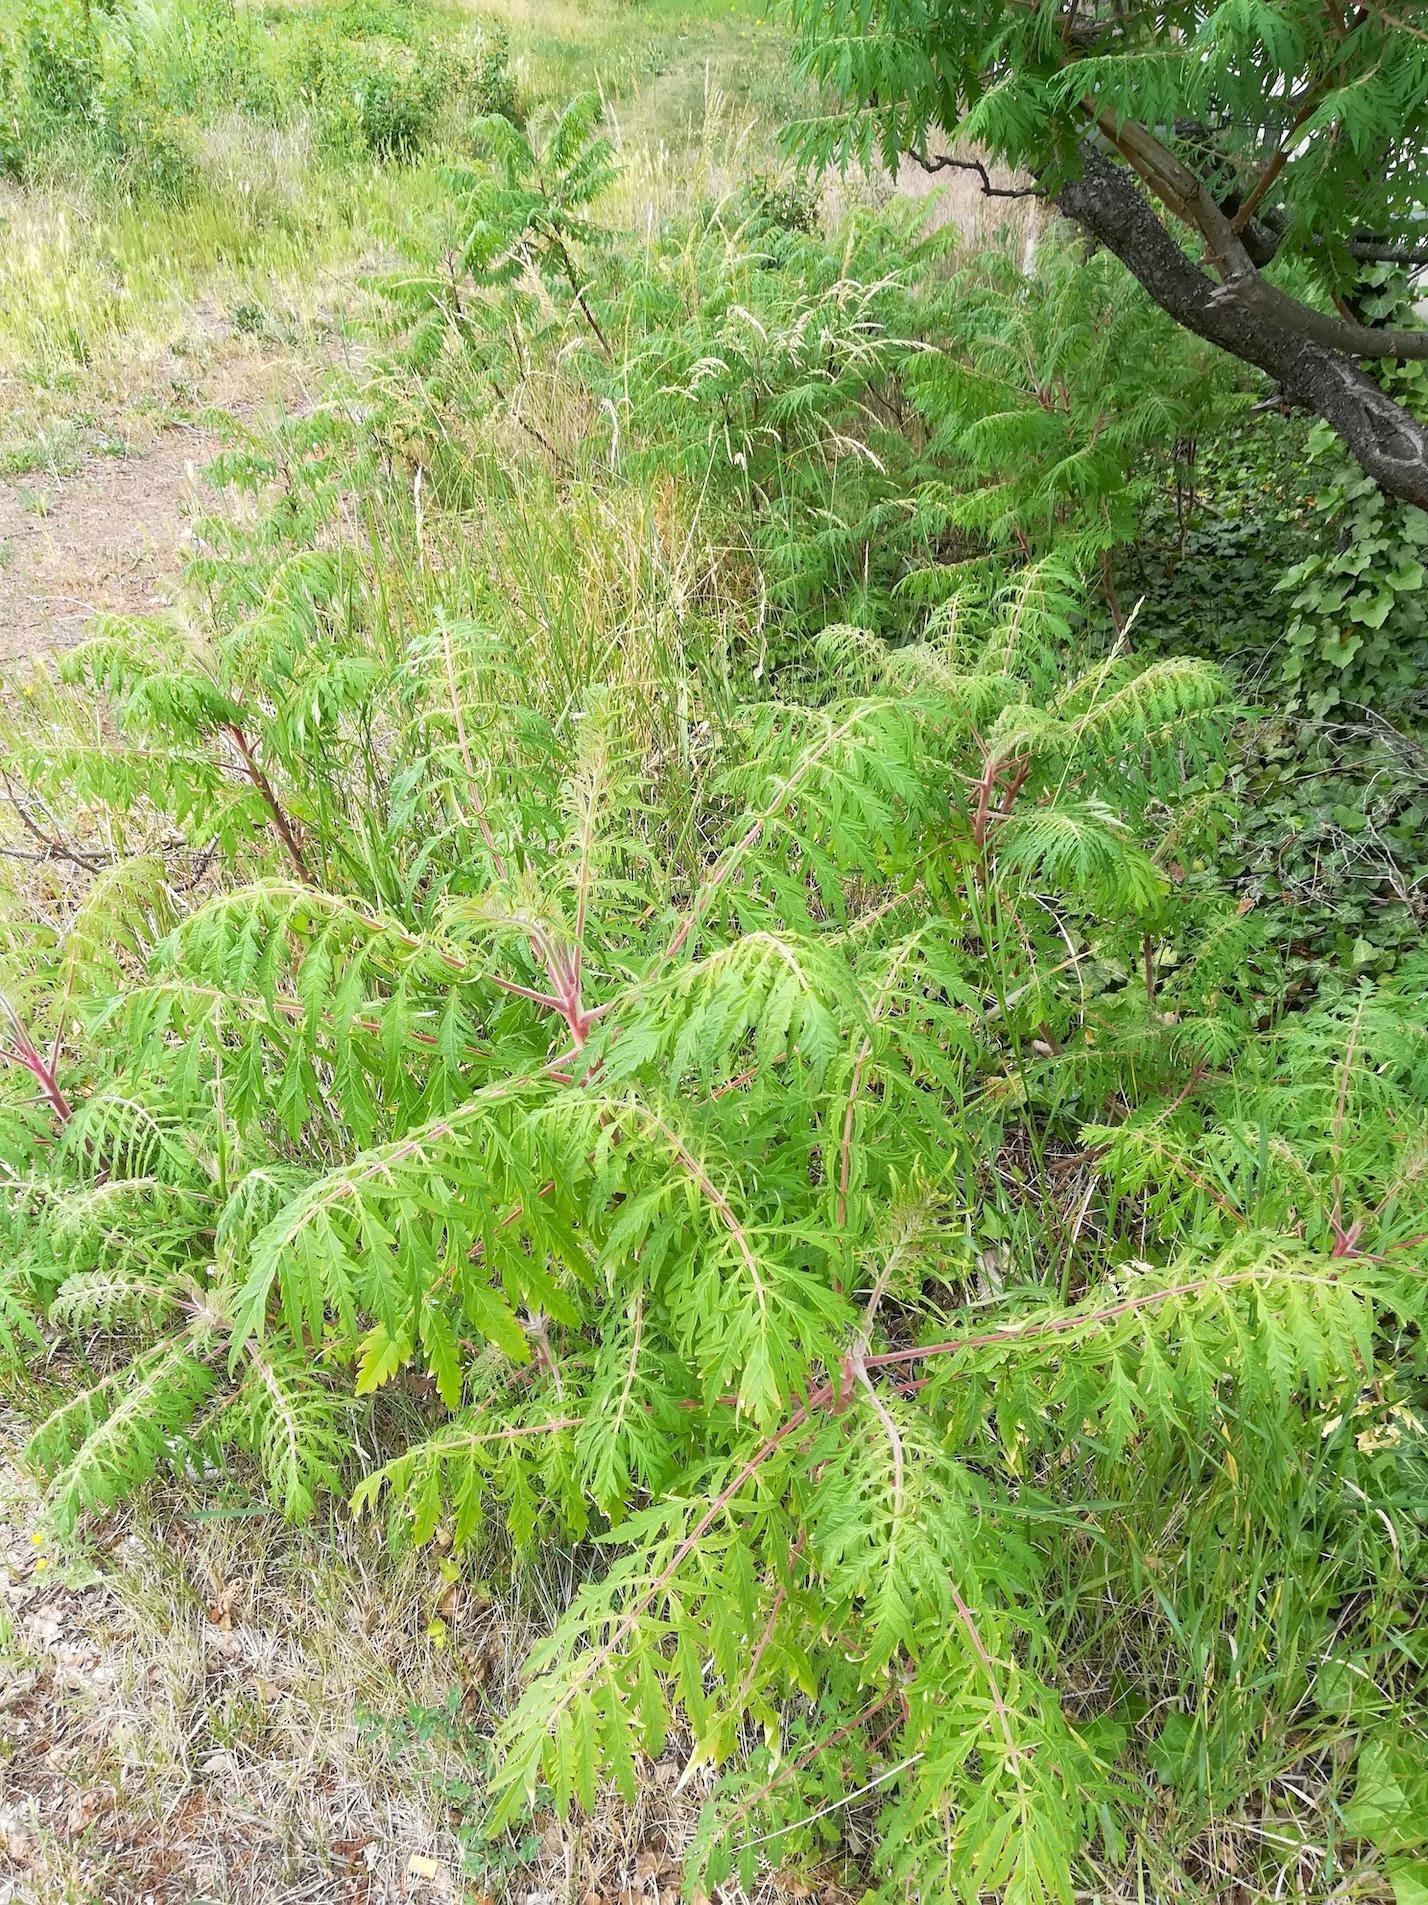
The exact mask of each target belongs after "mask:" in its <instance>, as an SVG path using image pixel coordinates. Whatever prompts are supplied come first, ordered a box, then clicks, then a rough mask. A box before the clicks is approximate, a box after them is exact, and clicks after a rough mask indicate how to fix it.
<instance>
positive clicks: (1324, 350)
mask: <svg viewBox="0 0 1428 1905" xmlns="http://www.w3.org/2000/svg"><path fill="white" fill-rule="evenodd" d="M1083 156H1084V162H1085V163H1084V169H1083V171H1082V174H1081V177H1080V178H1078V179H1072V180H1071V181H1070V182H1069V183H1067V184H1066V185H1064V186H1063V187H1062V188H1061V191H1060V192H1059V194H1058V195H1057V201H1056V202H1057V205H1058V206H1059V208H1060V210H1061V211H1062V212H1063V213H1064V214H1065V216H1066V217H1067V218H1072V219H1074V220H1075V221H1076V223H1077V224H1078V225H1081V226H1083V227H1084V228H1085V229H1086V231H1088V232H1089V233H1091V235H1092V236H1093V237H1095V238H1097V239H1098V240H1099V241H1100V242H1101V243H1102V244H1103V245H1105V246H1106V248H1107V250H1109V251H1113V252H1114V253H1115V255H1116V256H1117V257H1118V258H1119V259H1120V261H1121V263H1122V264H1123V265H1125V266H1126V268H1127V269H1128V270H1129V271H1130V272H1131V273H1132V274H1133V276H1135V277H1136V278H1137V279H1139V281H1140V283H1141V284H1142V285H1143V286H1144V287H1145V289H1146V290H1147V291H1148V292H1149V293H1150V295H1151V297H1152V298H1154V300H1155V302H1156V303H1157V304H1158V305H1159V306H1160V308H1161V310H1162V311H1166V312H1168V313H1169V315H1170V316H1171V317H1173V318H1174V319H1175V320H1176V322H1177V323H1179V324H1183V325H1184V326H1185V328H1186V329H1187V330H1189V331H1193V332H1194V333H1195V335H1196V336H1197V337H1203V338H1204V339H1205V340H1206V342H1207V343H1210V344H1216V345H1218V346H1219V348H1220V349H1221V350H1223V351H1228V352H1229V353H1230V355H1231V356H1232V357H1238V358H1240V359H1241V361H1242V362H1244V363H1247V364H1255V365H1257V366H1258V367H1259V369H1260V370H1262V371H1265V372H1266V373H1267V374H1268V375H1269V376H1271V377H1273V378H1274V380H1275V382H1276V383H1277V384H1278V385H1279V387H1280V389H1281V390H1282V391H1283V393H1284V395H1285V397H1286V398H1287V399H1288V401H1289V402H1291V403H1294V404H1298V405H1300V406H1302V407H1303V408H1304V409H1306V410H1311V411H1313V412H1314V414H1315V415H1316V416H1320V417H1322V418H1323V419H1324V421H1325V422H1326V423H1327V424H1329V425H1330V427H1331V428H1332V429H1333V430H1334V431H1335V432H1336V434H1337V435H1338V436H1339V437H1340V439H1341V440H1342V442H1343V444H1344V446H1345V448H1346V449H1347V450H1348V451H1349V452H1350V454H1351V455H1352V456H1353V457H1355V458H1356V459H1357V461H1358V462H1359V463H1360V464H1361V465H1362V466H1363V468H1364V470H1365V471H1366V472H1367V474H1368V475H1369V476H1371V477H1372V478H1373V479H1374V481H1375V482H1376V483H1377V484H1378V485H1379V486H1380V488H1382V489H1385V490H1387V491H1388V493H1389V494H1390V495H1391V496H1400V497H1402V498H1403V500H1404V501H1405V502H1409V503H1416V504H1417V505H1418V507H1419V508H1420V509H1428V426H1425V425H1424V424H1421V423H1419V422H1418V421H1417V420H1416V418H1414V417H1411V416H1410V415H1409V414H1408V412H1407V411H1406V410H1405V409H1404V408H1403V406H1402V405H1401V404H1396V403H1395V402H1394V401H1393V399H1392V398H1391V397H1390V396H1389V395H1388V394H1387V393H1386V392H1385V391H1384V390H1383V389H1381V388H1380V386H1379V385H1378V384H1376V383H1375V382H1374V380H1373V379H1372V378H1371V377H1370V376H1368V375H1367V373H1366V372H1365V371H1363V370H1362V369H1360V367H1359V365H1358V363H1357V362H1355V361H1354V359H1353V358H1350V357H1347V356H1345V355H1343V353H1342V352H1340V351H1337V350H1333V349H1331V348H1329V347H1328V346H1327V345H1326V344H1323V343H1320V342H1318V341H1316V340H1315V339H1314V338H1312V337H1307V336H1305V335H1304V334H1303V332H1302V331H1300V330H1297V329H1292V328H1290V326H1289V325H1288V324H1286V323H1283V322H1281V321H1280V320H1279V318H1278V317H1277V315H1276V311H1275V307H1274V303H1273V300H1272V299H1270V300H1266V301H1265V304H1264V305H1263V306H1261V305H1260V304H1259V302H1258V301H1257V300H1255V299H1253V298H1246V297H1245V296H1243V295H1236V294H1235V293H1234V292H1233V291H1232V290H1231V289H1230V287H1228V286H1225V285H1220V284H1217V283H1216V282H1215V280H1214V279H1213V278H1210V277H1208V276H1207V275H1206V273H1205V272H1203V271H1202V270H1201V269H1200V268H1199V266H1198V265H1197V264H1196V263H1195V262H1194V260H1193V259H1191V258H1189V257H1187V256H1186V254H1185V253H1184V252H1183V251H1182V250H1181V249H1180V246H1179V245H1178V244H1177V243H1176V241H1175V239H1174V238H1173V237H1172V236H1171V234H1170V233H1169V232H1168V231H1167V230H1166V229H1165V227H1164V226H1163V225H1162V224H1161V222H1160V220H1159V218H1158V217H1157V216H1156V214H1155V211H1154V210H1153V208H1152V207H1151V205H1150V203H1149V201H1148V200H1147V199H1146V198H1145V196H1144V195H1143V193H1142V192H1141V191H1140V189H1139V187H1138V186H1137V184H1136V182H1135V179H1134V178H1133V176H1132V174H1131V173H1130V172H1129V171H1127V170H1126V169H1125V168H1124V167H1122V166H1118V165H1113V164H1112V163H1111V162H1110V160H1108V159H1106V158H1103V157H1102V155H1101V154H1100V153H1099V152H1096V151H1093V150H1091V149H1089V148H1087V149H1085V150H1084V155H1083ZM1266 289H1268V287H1266Z"/></svg>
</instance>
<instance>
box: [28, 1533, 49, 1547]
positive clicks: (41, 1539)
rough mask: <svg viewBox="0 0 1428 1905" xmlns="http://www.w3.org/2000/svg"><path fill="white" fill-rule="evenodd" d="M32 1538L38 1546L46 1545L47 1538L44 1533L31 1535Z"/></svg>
mask: <svg viewBox="0 0 1428 1905" xmlns="http://www.w3.org/2000/svg"><path fill="white" fill-rule="evenodd" d="M30 1539H31V1541H33V1542H34V1544H35V1546H36V1547H37V1548H43V1547H44V1545H45V1538H44V1536H43V1535H31V1536H30Z"/></svg>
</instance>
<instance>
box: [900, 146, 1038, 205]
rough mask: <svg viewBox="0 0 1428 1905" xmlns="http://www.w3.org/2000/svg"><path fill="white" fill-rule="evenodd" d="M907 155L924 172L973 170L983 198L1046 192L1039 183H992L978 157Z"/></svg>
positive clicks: (914, 153)
mask: <svg viewBox="0 0 1428 1905" xmlns="http://www.w3.org/2000/svg"><path fill="white" fill-rule="evenodd" d="M908 157H909V158H910V159H911V160H912V161H913V163H914V164H915V165H919V166H921V168H922V170H923V171H924V172H946V171H954V172H975V173H976V174H977V176H978V177H979V178H980V179H981V181H982V197H983V198H1045V197H1046V196H1047V194H1046V193H1045V192H1043V191H1042V189H1041V187H1040V186H1039V185H1016V186H1009V185H993V184H992V177H991V174H990V173H989V172H988V170H987V168H986V166H985V165H983V164H982V161H981V160H980V159H960V158H954V157H953V156H952V154H951V153H948V152H942V153H939V154H938V156H937V157H936V158H935V159H929V158H928V156H927V154H926V153H925V152H910V153H909V154H908Z"/></svg>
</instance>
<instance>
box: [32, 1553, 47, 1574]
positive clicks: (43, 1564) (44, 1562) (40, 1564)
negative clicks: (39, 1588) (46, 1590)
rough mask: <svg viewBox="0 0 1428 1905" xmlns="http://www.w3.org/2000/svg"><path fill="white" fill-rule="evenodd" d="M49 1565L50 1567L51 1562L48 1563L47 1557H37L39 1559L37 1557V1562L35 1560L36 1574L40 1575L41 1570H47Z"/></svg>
mask: <svg viewBox="0 0 1428 1905" xmlns="http://www.w3.org/2000/svg"><path fill="white" fill-rule="evenodd" d="M49 1565H50V1564H49V1562H48V1561H47V1560H46V1559H45V1557H44V1555H39V1556H37V1557H36V1560H35V1572H36V1574H38V1573H39V1571H40V1569H41V1568H47V1567H48V1566H49Z"/></svg>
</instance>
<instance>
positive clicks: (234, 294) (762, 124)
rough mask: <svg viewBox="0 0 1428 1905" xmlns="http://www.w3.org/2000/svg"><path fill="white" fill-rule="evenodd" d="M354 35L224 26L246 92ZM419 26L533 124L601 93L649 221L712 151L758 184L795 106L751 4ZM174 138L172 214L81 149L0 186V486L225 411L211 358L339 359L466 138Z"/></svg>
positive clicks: (193, 122)
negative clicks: (318, 41) (334, 37)
mask: <svg viewBox="0 0 1428 1905" xmlns="http://www.w3.org/2000/svg"><path fill="white" fill-rule="evenodd" d="M354 17H356V18H359V19H360V15H355V14H354V11H353V9H351V8H348V9H347V10H345V11H344V10H343V9H341V8H336V7H332V6H321V7H308V6H303V5H300V4H299V5H286V4H277V5H271V4H270V5H268V6H266V7H258V6H248V7H246V8H244V7H242V6H241V5H240V8H239V11H238V13H237V14H236V15H235V18H236V19H237V21H238V22H239V26H238V28H237V29H235V31H236V32H237V36H238V40H239V42H240V44H246V41H244V38H243V36H244V35H245V34H247V35H249V36H250V37H256V39H257V41H258V43H259V45H258V55H257V65H258V68H259V70H260V71H261V70H265V68H264V62H265V61H266V62H267V64H268V65H269V66H271V65H272V63H273V60H274V58H275V57H276V56H275V55H274V53H273V50H272V49H273V46H274V45H278V46H282V45H284V44H286V43H288V42H290V41H291V42H294V43H296V41H295V36H296V35H298V34H300V33H301V31H302V30H303V29H304V23H305V22H309V21H321V20H324V19H327V18H332V19H334V20H336V21H338V22H339V23H341V22H344V21H346V22H350V21H351V20H352V19H353V18H354ZM414 17H415V19H416V20H417V22H418V23H419V26H420V29H421V30H422V31H423V32H425V33H426V34H428V35H429V36H431V37H432V39H433V40H434V41H436V42H441V43H445V42H446V41H450V40H453V39H455V38H457V37H459V36H460V35H461V34H462V33H463V32H465V31H468V30H469V29H470V28H471V27H472V26H473V25H474V26H477V27H480V28H483V29H489V28H491V27H496V28H498V29H502V30H504V31H505V32H506V33H507V34H508V36H509V43H510V51H511V60H512V65H513V67H514V70H515V73H516V76H517V79H518V83H519V87H520V92H521V96H522V99H523V101H524V102H525V103H526V104H527V105H528V106H538V105H539V103H540V102H541V101H543V100H547V99H557V100H558V99H562V98H564V97H567V96H569V95H570V94H571V93H572V92H574V91H577V90H579V89H580V88H582V87H585V86H590V85H594V86H597V87H599V88H600V89H601V90H602V92H603V94H604V96H605V97H606V99H607V100H608V102H609V106H610V118H611V122H612V124H613V126H614V127H615V128H616V129H617V131H618V133H619V135H620V137H621V139H622V142H623V143H624V144H625V146H626V148H627V158H628V160H629V172H630V189H631V191H632V192H633V193H634V194H635V195H636V196H640V195H645V196H647V197H648V198H649V199H650V200H651V201H652V202H658V203H661V204H662V203H664V202H665V201H666V200H667V199H668V197H669V196H670V191H671V188H672V187H674V188H676V189H677V187H678V186H679V184H681V183H682V182H683V177H684V172H685V168H686V167H687V163H688V157H689V154H690V153H691V152H698V151H699V150H700V149H701V146H707V145H708V143H709V141H708V136H707V135H709V134H711V133H713V134H714V135H715V137H716V142H717V144H718V146H719V148H720V150H721V153H723V154H724V155H725V156H726V157H727V155H728V154H729V153H730V152H733V153H736V154H738V153H753V154H756V156H757V158H758V160H759V162H760V163H768V162H769V161H770V159H771V156H772V145H773V135H774V132H775V130H776V128H777V126H778V125H779V124H781V123H782V122H783V120H784V119H785V118H786V117H787V116H788V115H789V113H790V112H791V111H792V109H793V104H794V100H795V97H796V94H795V90H794V87H793V83H792V80H791V78H790V75H789V71H788V68H787V64H786V61H785V57H784V53H785V46H784V40H783V36H782V33H781V30H780V29H779V28H778V27H777V26H776V25H775V24H774V23H773V21H772V20H771V19H770V17H769V15H768V12H767V11H766V10H765V9H763V8H762V7H761V6H760V5H759V4H758V0H731V3H730V4H719V5H714V6H709V7H703V6H698V5H691V4H689V3H688V0H650V3H649V4H643V5H639V4H621V0H593V3H592V4H590V5H587V6H577V5H563V4H556V5H554V6H545V5H537V4H533V3H532V0H494V3H493V4H490V5H485V6H479V7H477V6H473V7H468V8H460V7H441V6H432V5H429V4H428V5H422V6H420V7H418V8H416V9H415V14H414ZM230 51H231V49H230ZM245 58H246V55H245ZM249 63H250V64H251V61H250V62H249ZM223 91H224V89H223V88H222V87H220V86H209V87H208V88H207V94H206V96H207V97H209V98H212V97H214V96H223ZM290 104H291V102H290ZM176 137H177V139H178V143H179V145H180V146H181V147H182V149H183V152H184V154H185V157H186V164H187V166H188V168H189V170H188V173H187V182H186V185H185V188H184V189H183V190H182V191H181V192H177V193H172V192H171V193H165V192H164V191H160V190H156V189H153V188H152V186H150V185H146V184H145V182H144V179H143V178H142V177H141V178H139V179H138V180H137V181H136V179H135V178H134V177H133V176H132V169H131V170H130V171H126V170H125V165H126V164H128V163H129V162H127V161H125V162H123V163H121V164H120V165H119V166H118V169H117V170H116V168H115V164H114V162H113V161H112V159H111V158H109V157H107V156H106V155H105V154H104V153H103V152H100V151H98V150H97V149H96V148H95V146H94V144H93V141H92V139H91V138H90V137H89V135H88V134H85V135H84V136H83V137H77V136H74V135H65V136H62V137H59V138H57V139H55V140H54V141H52V142H51V143H50V144H49V145H48V146H46V147H44V148H43V149H41V150H38V151H36V152H34V153H32V154H31V155H30V156H29V159H28V162H27V167H26V177H25V182H24V183H23V184H16V183H13V182H0V390H3V391H4V393H5V399H6V400H5V402H4V404H3V411H4V416H3V421H0V470H3V471H5V472H7V473H10V474H16V473H23V472H25V471H27V470H31V469H38V470H49V471H51V472H52V473H61V474H63V473H68V472H70V471H72V470H73V469H74V468H76V467H77V466H78V464H79V463H80V462H82V460H83V458H84V456H85V455H86V454H88V453H90V452H92V451H95V450H98V449H102V447H103V445H104V441H105V438H106V436H108V437H111V438H113V437H115V436H116V435H117V436H118V437H120V438H123V437H125V436H126V435H127V434H128V431H127V424H128V420H129V419H131V418H133V417H134V416H135V415H136V413H147V418H148V420H149V422H150V423H152V422H154V421H157V422H160V423H161V422H163V421H167V420H169V419H189V418H192V417H193V416H195V415H196V414H197V413H198V412H199V411H201V409H202V408H203V406H204V404H205V403H206V402H208V401H211V400H212V399H213V398H214V397H215V396H219V397H221V396H222V385H221V380H220V381H219V382H218V383H215V382H214V381H213V380H212V379H211V378H209V377H208V375H207V372H208V370H209V369H210V368H211V362H212V358H213V355H214V352H215V348H216V347H217V346H218V345H219V343H220V340H222V341H223V346H222V348H223V350H229V351H231V350H232V349H237V350H239V351H240V352H241V353H244V354H248V355H252V354H254V353H257V354H258V355H260V356H261V355H264V354H267V355H276V354H279V353H288V354H291V353H294V352H296V353H297V355H298V357H299V358H301V359H304V360H308V361H314V360H319V359H324V358H332V357H334V356H339V357H340V356H341V355H342V354H343V353H344V352H345V351H346V349H347V348H348V346H347V343H346V341H345V339H346V336H347V334H348V333H350V331H351V330H352V329H353V328H354V327H356V328H358V329H360V328H361V326H362V324H363V322H364V321H365V319H366V318H367V317H368V316H369V315H370V312H371V307H370V303H369V300H368V298H367V296H366V293H365V291H364V288H363V280H364V277H365V276H366V274H367V273H369V272H370V271H372V270H373V269H380V268H381V267H382V266H383V265H384V264H385V263H386V262H387V261H388V260H389V259H390V256H391V244H392V239H393V237H394V236H395V235H397V234H399V233H400V232H401V231H402V230H403V229H405V228H407V227H409V226H410V225H411V224H412V223H413V221H420V220H421V219H423V218H424V217H426V216H427V215H428V214H429V213H430V212H431V211H432V210H433V208H434V207H435V205H436V204H437V202H438V201H439V197H440V186H439V183H438V178H437V172H438V168H439V167H440V165H441V164H442V163H443V162H444V161H445V160H446V159H447V158H449V157H451V156H454V155H455V154H456V153H458V152H459V151H460V149H461V146H462V144H463V140H464V122H463V120H462V118H461V116H460V114H459V112H447V113H445V115H444V116H442V117H441V118H440V119H439V121H438V124H437V125H436V127H435V128H434V132H433V137H432V140H431V143H430V144H429V146H428V148H427V149H426V150H425V151H424V152H423V153H422V154H421V155H420V156H419V157H418V158H417V159H416V160H415V161H414V162H403V161H395V160H382V159H375V160H374V159H373V158H372V157H370V156H367V155H364V154H362V153H360V152H354V151H352V150H351V149H345V150H344V149H334V148H333V146H332V144H331V142H330V139H328V138H325V137H324V135H323V128H322V126H321V125H320V124H319V123H318V122H317V121H315V120H314V118H313V117H312V115H311V114H310V113H306V112H304V111H303V110H302V109H301V102H300V101H299V102H297V109H295V110H291V111H287V113H286V116H285V117H284V119H283V121H282V123H267V122H265V121H264V120H263V119H262V118H260V117H257V116H255V115H254V114H253V113H252V112H244V111H240V110H236V109H233V108H231V107H230V108H227V109H225V110H222V111H219V112H216V113H213V112H203V113H189V114H188V115H186V116H182V117H181V120H180V121H179V122H177V132H176ZM706 170H707V167H706ZM219 354H220V355H221V354H222V352H221V351H220V353H219ZM273 381H274V383H275V385H277V384H280V383H281V382H282V379H281V378H278V377H276V375H275V378H274V380H273ZM142 427H147V426H141V428H142Z"/></svg>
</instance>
